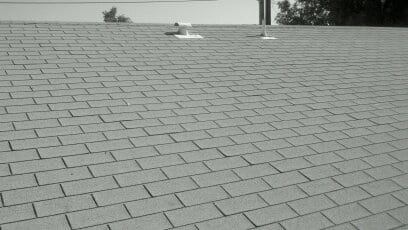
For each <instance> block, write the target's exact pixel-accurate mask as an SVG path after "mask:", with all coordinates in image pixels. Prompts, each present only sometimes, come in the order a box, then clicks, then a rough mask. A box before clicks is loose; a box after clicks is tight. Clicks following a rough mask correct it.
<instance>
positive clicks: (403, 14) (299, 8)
mask: <svg viewBox="0 0 408 230" xmlns="http://www.w3.org/2000/svg"><path fill="white" fill-rule="evenodd" d="M278 7H279V9H280V12H279V13H278V14H277V16H276V18H275V20H276V22H277V23H279V24H285V25H359V26H408V1H407V0H295V2H294V3H293V4H291V3H290V2H289V1H288V0H283V1H280V2H278Z"/></svg>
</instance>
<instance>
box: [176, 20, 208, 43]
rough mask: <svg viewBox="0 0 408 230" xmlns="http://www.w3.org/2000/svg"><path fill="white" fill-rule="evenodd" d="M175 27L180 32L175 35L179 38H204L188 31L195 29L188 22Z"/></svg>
mask: <svg viewBox="0 0 408 230" xmlns="http://www.w3.org/2000/svg"><path fill="white" fill-rule="evenodd" d="M174 26H178V31H177V33H176V34H175V35H174V36H176V37H177V38H181V39H185V38H203V37H202V36H201V35H198V34H190V33H189V32H188V29H189V28H191V27H193V26H192V25H191V23H187V22H176V23H175V24H174Z"/></svg>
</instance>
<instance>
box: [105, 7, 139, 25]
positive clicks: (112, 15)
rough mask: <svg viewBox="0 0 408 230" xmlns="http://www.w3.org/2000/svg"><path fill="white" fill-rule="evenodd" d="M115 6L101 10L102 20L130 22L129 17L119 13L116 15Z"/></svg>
mask: <svg viewBox="0 0 408 230" xmlns="http://www.w3.org/2000/svg"><path fill="white" fill-rule="evenodd" d="M117 12H118V11H117V9H116V7H112V8H111V9H110V10H109V11H104V12H102V14H103V21H104V22H132V20H130V18H128V17H126V16H125V15H123V14H122V15H119V16H118V17H116V13H117Z"/></svg>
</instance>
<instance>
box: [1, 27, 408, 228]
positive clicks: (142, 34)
mask: <svg viewBox="0 0 408 230" xmlns="http://www.w3.org/2000/svg"><path fill="white" fill-rule="evenodd" d="M193 29H194V32H193V33H199V34H201V35H203V36H204V39H198V40H179V39H177V38H175V37H174V36H172V35H168V33H167V32H172V31H174V30H175V29H174V28H173V27H172V26H170V25H160V24H135V23H132V24H109V23H105V24H102V23H54V22H49V23H40V22H38V23H25V22H0V34H1V37H0V44H1V45H0V46H1V51H0V65H1V68H0V69H1V70H0V229H2V230H12V229H61V230H62V229H95V230H96V229H97V230H101V229H104V230H106V229H112V230H119V229H121V230H122V229H135V228H137V229H139V228H140V229H155V230H156V229H157V230H159V229H170V228H176V229H186V230H187V229H188V230H192V229H194V230H197V229H200V230H202V229H248V228H252V227H254V226H256V227H258V228H259V229H283V228H285V229H302V228H303V229H320V228H329V227H334V229H356V228H357V229H359V230H361V229H375V228H379V229H387V228H393V229H396V228H399V227H402V226H404V225H406V224H407V223H408V222H407V218H406V216H408V213H407V209H406V206H407V200H408V199H407V195H406V194H407V192H406V188H407V185H408V182H407V178H408V177H407V176H408V175H407V173H408V169H407V163H406V161H407V160H408V158H407V149H408V145H407V143H408V141H407V140H408V139H407V138H408V135H407V132H406V130H407V128H408V126H407V124H408V123H407V119H406V115H407V113H408V110H407V103H406V101H407V92H408V79H407V76H408V68H407V65H406V63H407V62H408V55H407V53H408V45H407V43H406V40H407V39H406V37H407V35H408V34H407V31H406V30H403V29H401V28H374V27H358V28H353V27H307V26H274V27H268V30H270V33H271V34H273V36H275V37H277V38H278V39H277V40H261V39H259V37H257V36H256V35H258V34H259V33H260V27H258V26H251V25H218V26H215V25H210V26H208V25H197V26H195V27H193ZM225 215H227V216H225ZM178 227H180V228H178Z"/></svg>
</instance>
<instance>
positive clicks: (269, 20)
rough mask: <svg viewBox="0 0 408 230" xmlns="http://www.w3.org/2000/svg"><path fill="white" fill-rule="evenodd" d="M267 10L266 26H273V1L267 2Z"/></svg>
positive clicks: (268, 0) (267, 0)
mask: <svg viewBox="0 0 408 230" xmlns="http://www.w3.org/2000/svg"><path fill="white" fill-rule="evenodd" d="M265 8H266V25H271V22H272V15H271V10H272V7H271V0H266V4H265Z"/></svg>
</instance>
